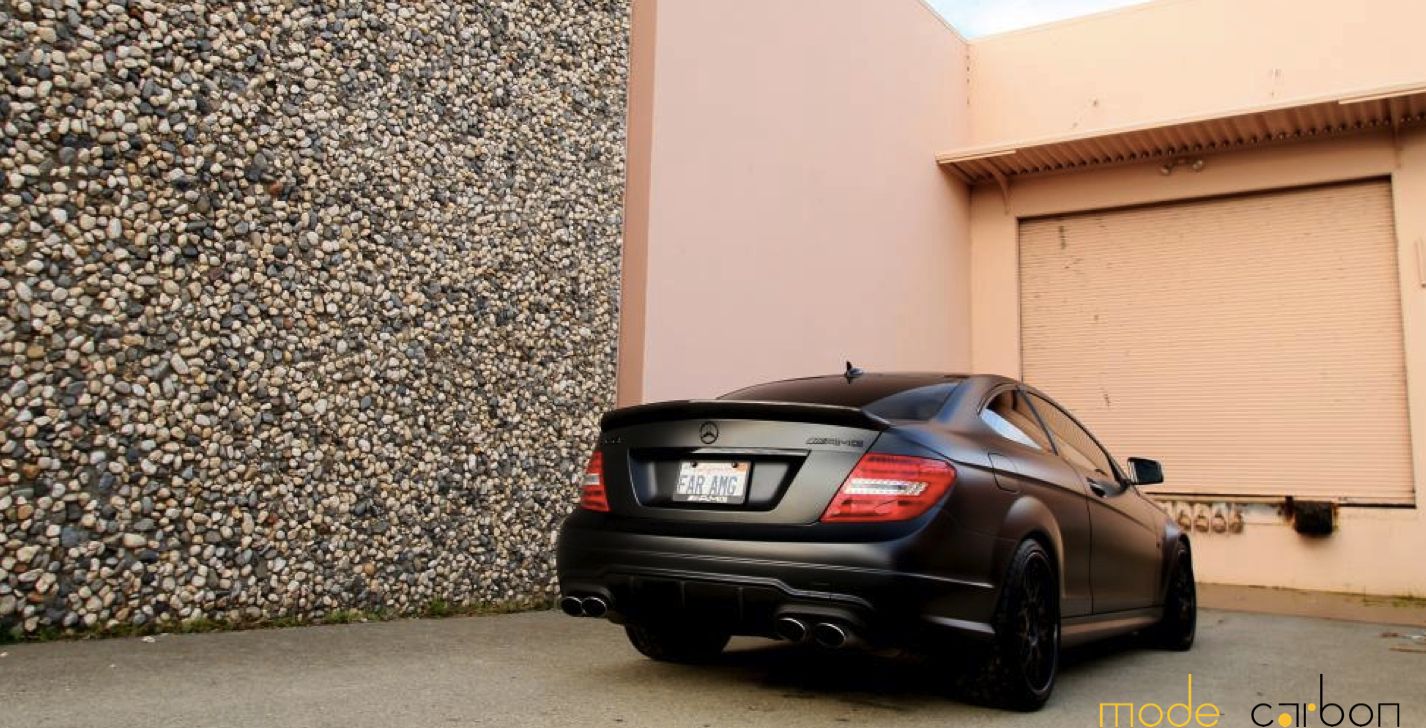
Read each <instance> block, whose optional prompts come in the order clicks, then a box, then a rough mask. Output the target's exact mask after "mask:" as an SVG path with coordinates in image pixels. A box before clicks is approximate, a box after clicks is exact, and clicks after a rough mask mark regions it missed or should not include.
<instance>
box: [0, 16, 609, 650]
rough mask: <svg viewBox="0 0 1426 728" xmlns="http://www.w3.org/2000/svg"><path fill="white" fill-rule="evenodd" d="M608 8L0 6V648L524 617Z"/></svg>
mask: <svg viewBox="0 0 1426 728" xmlns="http://www.w3.org/2000/svg"><path fill="white" fill-rule="evenodd" d="M627 16H628V8H627V0H485V1H481V2H462V1H460V0H451V1H449V2H445V1H439V0H399V1H395V0H393V1H390V2H379V1H368V2H360V1H356V0H331V1H329V2H319V1H317V0H252V1H250V2H217V1H209V2H203V1H201V0H190V1H184V0H0V73H3V78H0V127H3V128H2V129H0V131H2V132H3V133H0V195H3V198H0V245H3V250H0V306H3V308H4V314H5V315H4V317H3V319H0V529H3V531H0V632H9V633H11V634H14V635H23V634H32V633H35V632H38V631H47V630H55V629H61V630H75V631H83V630H86V629H87V630H104V629H111V630H112V629H129V628H132V627H134V626H139V627H142V628H157V627H161V626H162V625H164V624H167V623H170V622H174V621H178V620H189V619H194V618H205V619H209V620H232V621H246V620H264V619H277V618H298V619H305V618H320V617H322V616H323V615H326V614H330V613H332V612H333V611H335V610H346V609H383V610H390V611H392V612H396V613H413V612H419V611H422V610H425V609H428V608H429V607H430V605H431V604H433V603H442V602H444V603H448V604H451V605H459V604H477V603H481V604H483V603H492V602H502V601H511V600H522V599H530V598H541V597H544V596H547V595H549V594H550V593H552V590H553V587H554V585H553V576H552V575H553V572H552V559H553V556H552V548H551V540H552V536H553V533H554V531H555V528H556V526H557V524H558V522H559V520H560V519H561V518H562V517H563V516H564V515H565V514H566V513H567V512H568V510H569V508H570V507H571V504H572V503H573V502H574V501H575V486H574V480H575V477H576V474H577V471H579V470H580V469H581V465H582V463H583V460H584V458H585V457H586V456H587V449H588V448H589V447H590V446H591V445H592V443H593V438H594V433H595V430H596V428H597V424H596V417H597V415H598V413H599V412H600V411H601V410H603V409H605V408H607V407H608V406H610V405H611V403H612V401H613V389H614V361H615V360H614V356H615V352H614V345H615V340H616V335H615V334H616V331H615V327H616V316H617V311H616V308H617V296H618V290H617V288H618V280H619V271H618V265H619V247H620V240H619V233H620V214H621V204H622V190H623V173H624V167H623V165H624V162H623V153H624V86H625V74H626V61H627V58H626V56H627V53H626V44H627V34H628V27H627V25H628V17H627Z"/></svg>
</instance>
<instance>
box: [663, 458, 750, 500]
mask: <svg viewBox="0 0 1426 728" xmlns="http://www.w3.org/2000/svg"><path fill="white" fill-rule="evenodd" d="M752 471H753V464H752V462H750V461H747V460H683V461H680V462H679V464H678V480H677V481H675V483H674V488H673V498H672V500H673V502H674V503H687V504H689V505H717V506H739V505H743V504H745V503H747V502H748V484H749V482H750V481H751V480H752Z"/></svg>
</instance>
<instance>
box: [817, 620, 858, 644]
mask: <svg viewBox="0 0 1426 728" xmlns="http://www.w3.org/2000/svg"><path fill="white" fill-rule="evenodd" d="M812 639H813V641H815V642H816V643H817V644H819V645H821V646H823V647H826V648H828V649H834V650H835V649H838V648H841V647H845V646H846V645H847V642H848V641H850V640H851V636H850V635H848V634H847V630H845V629H842V627H841V626H840V625H836V624H832V623H831V622H823V623H821V624H819V625H817V626H816V627H813V628H812Z"/></svg>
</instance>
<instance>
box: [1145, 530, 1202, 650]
mask: <svg viewBox="0 0 1426 728" xmlns="http://www.w3.org/2000/svg"><path fill="white" fill-rule="evenodd" d="M1197 631H1198V590H1197V588H1196V587H1195V585H1194V581H1193V555H1192V554H1191V553H1190V552H1189V550H1188V547H1187V546H1185V545H1184V544H1183V542H1182V541H1180V542H1179V543H1177V544H1175V545H1174V554H1173V562H1172V566H1170V567H1169V583H1168V589H1167V591H1166V592H1165V593H1164V616H1163V618H1162V619H1160V620H1159V623H1158V624H1156V625H1154V627H1153V629H1151V630H1150V631H1149V639H1150V641H1151V642H1152V643H1153V644H1154V645H1155V646H1157V647H1160V648H1162V649H1165V650H1177V651H1179V652H1182V651H1185V650H1187V649H1189V648H1191V647H1193V638H1194V635H1195V633H1196V632H1197Z"/></svg>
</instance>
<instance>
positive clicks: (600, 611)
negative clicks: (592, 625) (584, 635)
mask: <svg viewBox="0 0 1426 728" xmlns="http://www.w3.org/2000/svg"><path fill="white" fill-rule="evenodd" d="M579 604H580V606H581V607H582V608H583V610H584V616H586V617H602V616H604V615H606V614H608V613H609V604H608V603H606V602H605V601H604V600H603V599H601V598H600V597H585V598H584V601H582V602H580V603H579Z"/></svg>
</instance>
